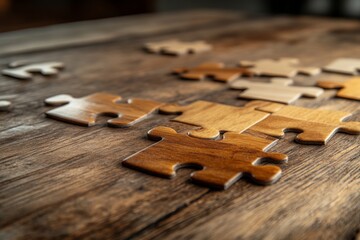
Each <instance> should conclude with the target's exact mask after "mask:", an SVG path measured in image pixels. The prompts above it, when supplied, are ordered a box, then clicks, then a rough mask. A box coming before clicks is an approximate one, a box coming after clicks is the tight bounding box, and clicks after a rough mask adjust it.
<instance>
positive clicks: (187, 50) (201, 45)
mask: <svg viewBox="0 0 360 240" xmlns="http://www.w3.org/2000/svg"><path fill="white" fill-rule="evenodd" d="M211 48H212V47H211V45H210V44H207V43H206V42H204V41H193V42H183V41H179V40H176V39H171V40H165V41H161V42H153V43H147V44H145V49H146V50H147V51H148V52H151V53H163V54H168V55H175V56H178V55H185V54H191V53H198V52H205V51H209V50H211Z"/></svg>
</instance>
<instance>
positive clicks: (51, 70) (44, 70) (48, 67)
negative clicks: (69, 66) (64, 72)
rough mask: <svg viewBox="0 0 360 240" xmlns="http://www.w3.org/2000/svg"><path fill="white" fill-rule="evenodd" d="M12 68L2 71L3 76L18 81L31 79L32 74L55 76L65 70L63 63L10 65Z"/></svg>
mask: <svg viewBox="0 0 360 240" xmlns="http://www.w3.org/2000/svg"><path fill="white" fill-rule="evenodd" d="M9 66H10V67H11V68H8V69H4V70H2V74H3V75H5V76H9V77H14V78H18V79H31V78H32V77H33V74H32V73H41V74H43V75H45V76H50V75H55V74H58V73H59V69H62V68H64V64H63V63H61V62H45V63H33V64H25V65H23V64H17V63H14V64H10V65H9Z"/></svg>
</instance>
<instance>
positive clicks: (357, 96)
mask: <svg viewBox="0 0 360 240" xmlns="http://www.w3.org/2000/svg"><path fill="white" fill-rule="evenodd" d="M317 85H318V86H319V87H322V88H325V89H332V88H336V89H340V90H339V91H338V92H337V94H336V96H338V97H341V98H348V99H353V100H360V78H351V79H349V80H347V81H345V82H332V81H319V82H318V83H317Z"/></svg>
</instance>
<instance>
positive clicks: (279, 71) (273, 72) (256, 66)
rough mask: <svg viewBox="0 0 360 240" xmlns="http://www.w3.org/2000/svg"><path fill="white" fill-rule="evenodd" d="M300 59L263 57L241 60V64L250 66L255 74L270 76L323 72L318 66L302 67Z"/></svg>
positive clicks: (292, 75)
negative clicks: (254, 59)
mask: <svg viewBox="0 0 360 240" xmlns="http://www.w3.org/2000/svg"><path fill="white" fill-rule="evenodd" d="M298 63H299V60H298V59H295V58H281V59H279V60H274V59H261V60H258V61H240V63H239V64H240V66H242V67H249V71H251V72H253V73H254V74H255V75H261V76H270V77H287V78H290V77H294V76H296V75H297V74H298V73H302V74H306V75H311V76H312V75H316V74H319V73H320V72H321V69H320V68H316V67H300V66H298Z"/></svg>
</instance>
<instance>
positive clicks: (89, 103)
mask: <svg viewBox="0 0 360 240" xmlns="http://www.w3.org/2000/svg"><path fill="white" fill-rule="evenodd" d="M120 100H121V97H120V96H116V95H112V94H108V93H95V94H91V95H89V96H86V97H82V98H73V97H72V96H70V95H65V94H63V95H57V96H54V97H51V98H48V99H46V100H45V103H46V104H48V105H55V106H59V105H64V106H61V107H58V108H55V109H53V110H50V111H48V112H46V116H48V117H50V118H55V119H58V120H61V121H65V122H70V123H74V124H79V125H83V126H93V125H95V123H96V117H97V116H99V115H110V116H114V118H113V119H110V120H108V121H107V123H108V125H110V126H115V127H128V126H131V125H133V124H135V123H137V122H139V121H141V120H142V119H144V118H145V117H146V116H147V115H148V114H150V113H151V112H153V111H155V110H157V109H158V107H160V106H161V105H162V103H159V102H155V101H150V100H144V99H138V98H134V99H129V100H128V101H127V102H126V103H117V102H118V101H120Z"/></svg>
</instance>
